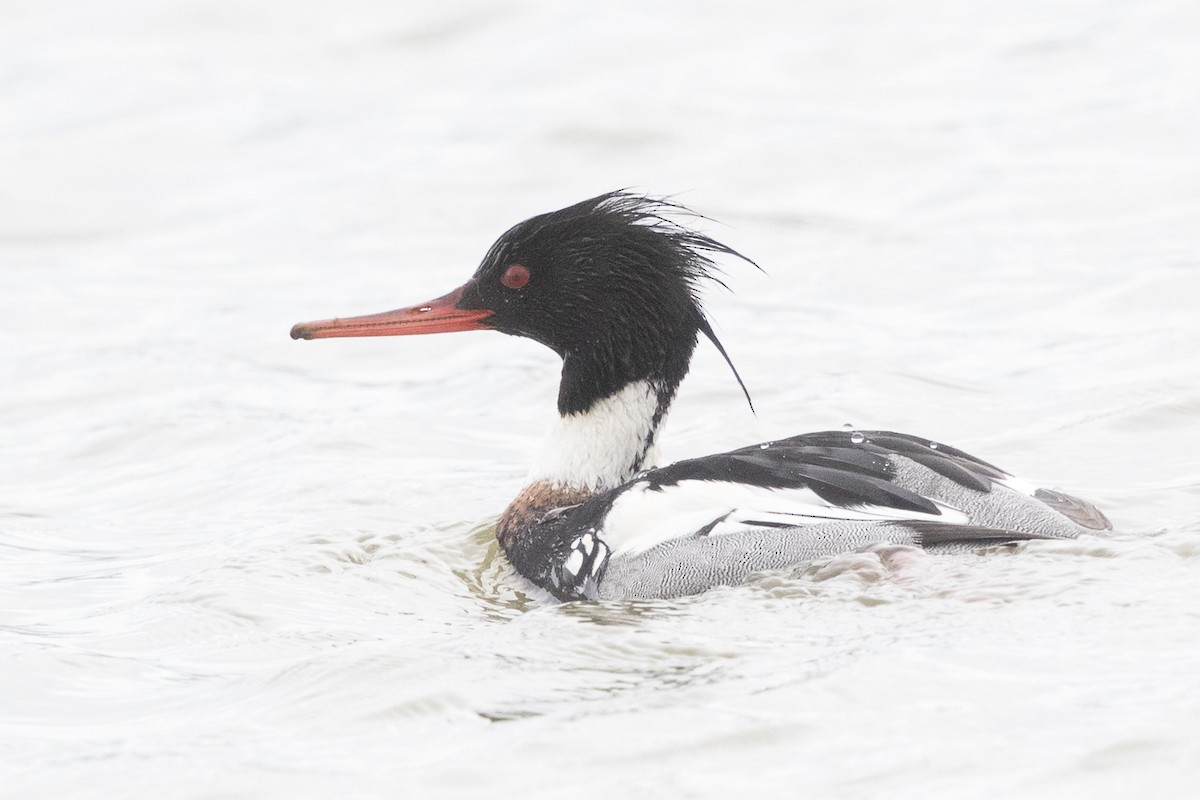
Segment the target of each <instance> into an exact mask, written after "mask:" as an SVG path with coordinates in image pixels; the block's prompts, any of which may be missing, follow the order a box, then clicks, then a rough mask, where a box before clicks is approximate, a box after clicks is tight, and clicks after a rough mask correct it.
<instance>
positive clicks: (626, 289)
mask: <svg viewBox="0 0 1200 800" xmlns="http://www.w3.org/2000/svg"><path fill="white" fill-rule="evenodd" d="M698 217H699V215H697V214H694V213H693V212H691V211H690V210H689V209H688V208H686V207H685V206H683V205H682V204H679V203H678V202H676V201H674V200H671V199H669V198H658V197H652V196H648V195H644V194H640V193H636V192H632V191H629V190H618V191H613V192H607V193H605V194H601V195H599V196H596V197H592V198H590V199H587V200H584V201H582V202H579V203H576V204H574V205H571V206H568V207H566V208H562V209H559V210H557V211H551V212H549V213H545V214H540V215H538V216H534V217H531V218H530V219H527V220H525V221H524V222H521V223H519V224H517V225H515V226H513V227H512V228H510V229H509V230H508V231H507V232H505V233H504V234H503V235H502V236H500V238H499V239H497V240H496V241H495V243H494V244H493V245H492V246H491V248H490V249H489V250H488V251H487V253H486V254H485V255H484V257H483V260H482V261H481V263H480V265H479V267H478V269H476V271H475V273H474V275H473V276H472V277H471V278H470V280H468V281H467V282H466V283H465V284H463V285H462V286H460V287H459V288H457V289H455V290H454V291H452V292H450V293H449V294H446V295H444V296H442V297H438V298H436V299H434V300H430V301H428V302H425V303H420V304H417V305H413V306H407V307H404V308H400V309H396V310H394V311H387V312H383V313H378V314H369V315H365V316H356V317H344V318H334V319H325V320H318V321H314V322H304V323H300V324H297V325H296V326H294V327H293V328H292V330H291V336H292V338H293V339H326V338H337V337H350V336H407V335H418V334H435V333H449V332H456V331H473V330H493V331H499V332H501V333H505V334H509V335H512V336H522V337H525V338H528V339H532V340H534V341H536V342H540V343H541V344H543V345H545V346H546V347H549V348H550V349H551V350H553V351H554V352H555V353H557V354H558V356H559V357H560V358H561V359H562V373H561V377H560V380H559V386H558V397H557V405H558V415H557V418H556V419H555V421H554V423H553V424H552V426H551V429H550V431H549V432H548V434H547V436H546V439H545V442H544V444H543V446H542V449H541V451H540V454H539V455H538V456H537V457H536V458H535V459H534V462H533V465H532V467H531V469H530V471H529V474H528V477H527V478H526V481H525V485H524V486H523V488H521V490H520V491H519V492H518V493H517V495H516V497H515V498H514V499H513V500H512V502H511V503H509V505H508V506H507V508H505V509H504V511H503V512H502V513H501V514H500V516H499V519H498V521H497V522H496V528H495V530H496V538H497V540H498V541H499V545H500V548H501V550H502V551H503V553H504V555H505V557H506V558H507V560H508V561H509V563H510V564H511V565H512V567H513V568H514V569H515V571H516V572H517V573H519V574H520V575H521V576H522V577H523V579H525V580H527V581H529V582H530V583H532V584H533V585H535V586H537V587H539V588H541V589H543V590H545V591H546V592H548V593H549V594H550V595H552V596H553V597H554V598H557V599H558V600H560V601H580V600H620V599H653V598H674V597H680V596H686V595H692V594H698V593H701V592H704V591H706V590H709V589H712V588H714V587H717V586H731V585H738V584H743V583H745V582H746V581H747V580H748V579H749V578H751V577H752V576H754V575H756V574H759V573H763V572H768V571H776V570H787V569H794V568H795V567H798V566H801V565H804V564H807V563H810V562H812V561H814V560H817V559H821V558H827V557H832V556H837V555H839V554H844V553H850V552H855V551H861V550H863V549H866V548H870V547H872V546H876V545H881V544H891V545H908V546H913V547H920V548H925V549H926V550H930V551H935V552H939V551H940V552H946V551H955V550H963V549H977V548H979V547H981V546H987V545H1001V544H1008V543H1016V542H1022V541H1026V540H1035V539H1072V538H1076V537H1079V536H1081V535H1088V534H1092V535H1095V534H1102V533H1103V532H1105V531H1111V530H1112V524H1111V523H1110V522H1109V520H1108V519H1107V517H1105V515H1104V514H1103V513H1102V512H1101V511H1100V510H1099V509H1097V508H1096V507H1095V506H1094V505H1092V504H1091V503H1089V502H1087V501H1084V500H1081V499H1078V498H1076V497H1073V496H1071V495H1068V494H1065V493H1063V492H1061V491H1058V490H1056V489H1050V488H1046V487H1042V486H1038V485H1036V484H1034V483H1031V482H1029V481H1025V480H1022V479H1019V478H1016V477H1014V476H1013V475H1012V474H1011V473H1009V472H1007V471H1005V470H1003V469H1000V468H998V467H996V466H994V465H992V464H990V463H988V462H986V461H983V460H981V459H979V458H976V457H975V456H972V455H969V454H968V453H966V452H964V451H962V450H959V449H957V448H955V447H951V446H949V445H945V444H940V443H938V442H935V441H933V440H931V439H927V438H922V437H918V436H913V435H909V434H903V433H897V432H893V431H884V430H861V431H860V430H832V431H823V432H816V433H803V434H800V435H797V436H792V437H789V438H783V439H778V440H774V441H768V442H761V443H756V444H752V445H749V446H747V447H743V448H740V449H737V450H731V451H729V452H724V453H717V454H714V455H708V456H703V457H699V458H690V459H686V460H683V461H678V462H675V463H672V464H668V465H666V466H659V436H660V433H661V431H662V429H663V425H664V423H665V421H666V419H667V414H668V411H669V410H670V408H671V405H672V401H673V400H674V399H675V396H676V394H677V391H678V389H679V387H680V384H681V383H682V382H683V380H684V377H685V376H686V375H687V373H688V368H689V365H690V363H691V360H692V355H693V352H694V351H695V349H696V346H697V344H698V342H699V340H700V337H701V336H703V337H704V338H705V339H707V340H708V341H709V342H711V343H712V345H713V346H714V347H715V348H716V350H717V351H718V352H719V353H720V355H721V356H722V357H723V358H724V360H725V361H726V363H728V365H729V367H730V369H731V370H732V371H733V375H734V377H735V378H736V380H737V382H738V384H739V385H740V386H741V389H742V391H743V392H746V386H745V384H744V382H743V381H742V379H741V376H740V375H738V373H737V369H736V367H734V365H733V362H732V360H731V359H730V357H729V354H728V353H727V351H726V350H725V348H724V347H723V346H722V344H721V342H720V340H719V339H718V338H717V336H716V334H715V332H714V331H713V327H712V325H711V323H710V321H709V317H708V315H707V314H706V312H705V310H704V307H703V305H702V302H701V289H702V287H703V285H705V284H712V283H718V284H722V285H723V283H722V281H721V278H720V275H721V274H723V273H721V272H720V268H719V266H718V263H717V262H718V260H719V259H726V258H728V259H734V260H738V259H740V260H742V261H745V262H748V263H750V264H752V265H754V266H757V265H756V264H754V262H753V261H751V260H750V259H748V258H746V257H745V256H743V255H742V254H741V253H739V252H737V251H735V250H734V249H732V248H731V247H729V246H727V245H725V244H722V243H721V242H719V241H717V240H715V239H713V238H711V237H710V236H708V235H706V234H704V233H702V232H700V231H698V230H697V229H696V228H695V226H694V225H691V224H689V223H690V222H691V221H692V220H694V219H696V218H698ZM746 400H747V402H750V395H749V393H748V392H746ZM751 408H753V406H752V405H751Z"/></svg>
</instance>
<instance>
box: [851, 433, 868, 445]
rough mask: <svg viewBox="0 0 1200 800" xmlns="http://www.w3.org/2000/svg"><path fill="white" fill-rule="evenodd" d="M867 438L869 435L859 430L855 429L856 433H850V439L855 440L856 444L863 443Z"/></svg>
mask: <svg viewBox="0 0 1200 800" xmlns="http://www.w3.org/2000/svg"><path fill="white" fill-rule="evenodd" d="M866 440H867V437H865V436H863V435H862V434H861V433H859V432H858V431H855V432H854V433H852V434H850V441H852V442H854V443H855V444H862V443H863V442H865V441H866Z"/></svg>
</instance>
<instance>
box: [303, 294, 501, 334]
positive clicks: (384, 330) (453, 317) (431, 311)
mask: <svg viewBox="0 0 1200 800" xmlns="http://www.w3.org/2000/svg"><path fill="white" fill-rule="evenodd" d="M462 293H463V287H461V286H460V287H459V288H457V289H455V290H454V291H453V292H451V293H450V294H448V295H445V296H444V297H439V298H438V299H436V300H430V301H429V302H428V303H421V304H420V305H415V306H409V307H408V308H398V309H396V310H395V311H384V312H383V313H382V314H367V315H366V316H362V317H345V318H338V319H322V320H318V321H316V322H301V323H300V324H299V325H296V326H294V327H293V328H292V338H293V339H329V338H332V337H335V336H414V335H416V334H420V333H451V332H453V331H477V330H483V329H484V328H486V327H487V326H485V325H483V324H482V323H483V320H485V319H487V318H488V317H490V316H491V315H492V311H491V310H490V309H486V308H485V309H472V310H464V309H461V308H456V307H455V304H456V303H457V302H458V300H459V298H460V297H462Z"/></svg>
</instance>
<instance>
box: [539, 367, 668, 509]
mask: <svg viewBox="0 0 1200 800" xmlns="http://www.w3.org/2000/svg"><path fill="white" fill-rule="evenodd" d="M665 417H666V411H665V409H664V410H663V411H662V412H661V413H660V411H659V396H658V390H657V389H656V388H655V387H654V386H652V385H651V384H650V383H648V382H647V381H634V382H633V383H630V384H628V385H626V386H625V388H623V389H621V390H620V391H619V392H617V393H616V394H614V395H611V396H610V397H606V398H604V399H603V400H600V401H599V402H597V403H595V404H594V405H593V406H592V407H591V408H589V409H588V410H587V411H584V412H582V413H579V414H568V415H566V416H562V417H559V418H558V420H557V421H556V422H555V423H554V426H553V427H552V428H551V429H550V433H549V435H547V437H546V441H545V443H544V444H543V445H542V452H541V455H539V456H538V457H537V459H536V460H535V461H534V462H533V467H532V468H531V469H530V471H529V482H530V483H533V482H535V481H546V482H549V483H551V484H553V485H557V486H564V487H570V488H574V489H584V490H587V491H591V492H598V491H603V490H605V489H611V488H613V487H616V486H619V485H621V484H622V483H624V482H625V481H627V480H629V479H630V478H632V477H633V475H634V474H635V473H637V472H638V471H640V470H643V469H647V468H649V467H652V466H655V465H656V464H657V461H658V447H657V443H656V442H655V438H656V436H655V435H656V433H657V429H658V426H659V425H661V424H662V422H663V419H664V418H665Z"/></svg>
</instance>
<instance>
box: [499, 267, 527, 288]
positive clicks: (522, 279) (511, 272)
mask: <svg viewBox="0 0 1200 800" xmlns="http://www.w3.org/2000/svg"><path fill="white" fill-rule="evenodd" d="M500 282H501V283H503V284H504V285H505V286H507V287H508V288H509V289H524V288H525V284H527V283H529V267H527V266H525V265H524V264H509V265H508V269H506V270H504V275H502V276H501V277H500Z"/></svg>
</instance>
